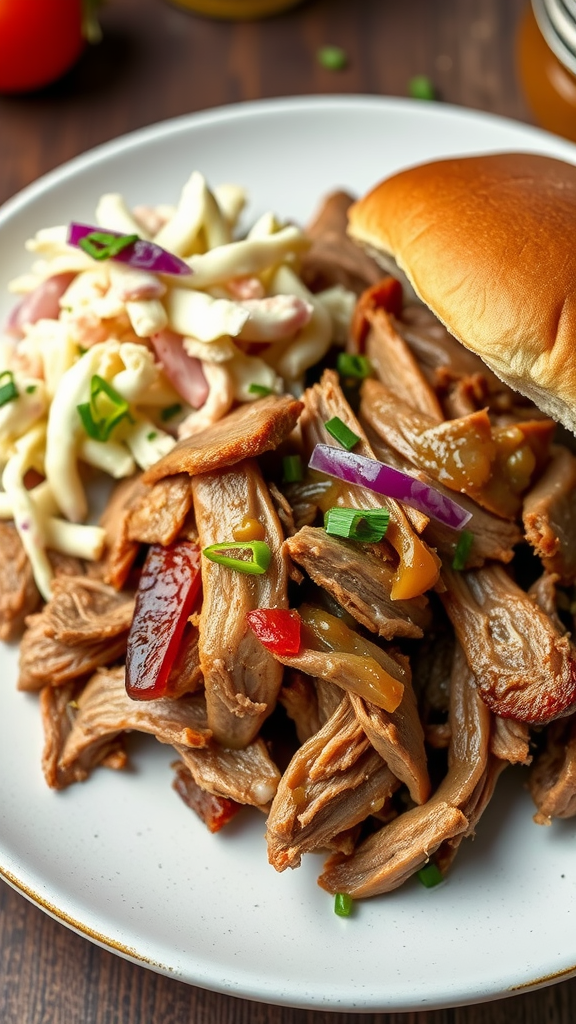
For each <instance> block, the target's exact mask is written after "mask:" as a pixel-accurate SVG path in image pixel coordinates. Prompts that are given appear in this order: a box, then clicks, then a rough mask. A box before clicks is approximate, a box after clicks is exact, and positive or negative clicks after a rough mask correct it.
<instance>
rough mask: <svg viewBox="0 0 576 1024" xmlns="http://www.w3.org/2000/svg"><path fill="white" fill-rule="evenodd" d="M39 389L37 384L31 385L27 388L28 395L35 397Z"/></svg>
mask: <svg viewBox="0 0 576 1024" xmlns="http://www.w3.org/2000/svg"><path fill="white" fill-rule="evenodd" d="M37 388H38V385H37V384H29V385H28V387H27V388H26V394H27V395H33V394H34V392H35V391H36V390H37Z"/></svg>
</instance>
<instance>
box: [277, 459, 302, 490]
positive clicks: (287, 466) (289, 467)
mask: <svg viewBox="0 0 576 1024" xmlns="http://www.w3.org/2000/svg"><path fill="white" fill-rule="evenodd" d="M303 475H304V473H303V470H302V459H301V458H300V456H299V455H285V456H284V458H283V459H282V479H283V480H284V483H286V484H295V483H298V481H299V480H302V477H303Z"/></svg>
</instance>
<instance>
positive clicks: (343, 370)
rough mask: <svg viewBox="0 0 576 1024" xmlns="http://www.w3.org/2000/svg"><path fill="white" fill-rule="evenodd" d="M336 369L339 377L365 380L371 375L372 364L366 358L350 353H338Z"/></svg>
mask: <svg viewBox="0 0 576 1024" xmlns="http://www.w3.org/2000/svg"><path fill="white" fill-rule="evenodd" d="M336 369H337V370H338V373H339V374H340V376H341V377H355V378H356V380H365V379H366V377H369V376H370V374H371V373H372V363H371V362H370V360H369V359H368V357H367V356H361V355H355V354H354V353H352V352H339V353H338V358H337V360H336Z"/></svg>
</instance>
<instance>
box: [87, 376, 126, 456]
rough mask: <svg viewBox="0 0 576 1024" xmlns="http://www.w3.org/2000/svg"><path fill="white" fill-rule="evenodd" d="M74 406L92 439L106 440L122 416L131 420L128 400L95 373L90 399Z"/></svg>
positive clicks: (91, 382) (91, 384) (91, 383)
mask: <svg viewBox="0 0 576 1024" xmlns="http://www.w3.org/2000/svg"><path fill="white" fill-rule="evenodd" d="M76 408H77V409H78V415H79V416H80V419H81V420H82V426H83V427H84V430H85V431H86V433H87V434H88V437H91V438H93V440H94V441H107V440H108V438H109V437H110V434H111V433H112V431H113V430H114V428H115V427H117V426H118V424H119V423H120V421H121V420H123V419H124V418H126V417H127V418H128V419H129V420H130V421H132V417H131V416H130V411H129V407H128V402H127V401H126V400H125V399H124V398H122V395H119V394H118V392H117V391H115V390H114V388H113V387H112V386H111V385H110V384H109V383H108V381H106V380H104V378H103V377H99V376H98V374H97V373H95V374H94V376H93V377H92V380H91V381H90V401H89V402H83V403H82V404H81V405H78V406H76Z"/></svg>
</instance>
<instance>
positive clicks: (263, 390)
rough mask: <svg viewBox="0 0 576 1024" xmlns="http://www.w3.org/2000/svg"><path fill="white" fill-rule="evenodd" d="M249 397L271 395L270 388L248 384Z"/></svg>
mask: <svg viewBox="0 0 576 1024" xmlns="http://www.w3.org/2000/svg"><path fill="white" fill-rule="evenodd" d="M248 394H249V395H262V396H264V395H271V394H272V388H267V387H266V386H265V385H264V384H250V387H249V388H248Z"/></svg>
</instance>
